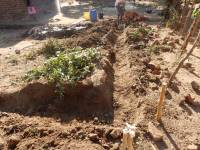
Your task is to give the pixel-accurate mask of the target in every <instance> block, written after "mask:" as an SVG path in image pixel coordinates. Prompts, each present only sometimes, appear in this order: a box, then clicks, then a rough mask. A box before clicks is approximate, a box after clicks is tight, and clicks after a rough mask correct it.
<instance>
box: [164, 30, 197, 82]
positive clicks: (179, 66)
mask: <svg viewBox="0 0 200 150" xmlns="http://www.w3.org/2000/svg"><path fill="white" fill-rule="evenodd" d="M199 39H200V30H199V33H198V36H197V37H196V39H195V42H194V44H193V46H192V48H191V49H190V50H189V52H188V53H187V54H186V56H185V57H184V58H183V59H182V60H181V61H180V62H179V64H178V66H177V68H176V69H175V71H174V73H173V74H172V75H171V77H170V79H169V81H168V84H167V86H169V85H170V84H171V82H172V80H173V79H174V77H175V76H176V74H177V73H178V71H179V70H180V68H181V67H182V66H183V63H184V62H185V60H186V59H188V57H189V56H190V55H191V54H192V52H193V51H194V49H195V48H196V46H197V44H198V41H199Z"/></svg>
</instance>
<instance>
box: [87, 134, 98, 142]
mask: <svg viewBox="0 0 200 150" xmlns="http://www.w3.org/2000/svg"><path fill="white" fill-rule="evenodd" d="M88 138H89V139H90V140H91V141H93V142H98V141H99V137H98V135H97V134H95V133H90V134H89V135H88Z"/></svg>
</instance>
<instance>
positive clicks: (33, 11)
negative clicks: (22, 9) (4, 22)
mask: <svg viewBox="0 0 200 150" xmlns="http://www.w3.org/2000/svg"><path fill="white" fill-rule="evenodd" d="M26 4H27V9H28V14H29V16H30V17H32V18H33V19H34V20H36V16H35V15H36V13H37V12H36V8H35V7H34V6H33V5H32V4H31V0H26Z"/></svg>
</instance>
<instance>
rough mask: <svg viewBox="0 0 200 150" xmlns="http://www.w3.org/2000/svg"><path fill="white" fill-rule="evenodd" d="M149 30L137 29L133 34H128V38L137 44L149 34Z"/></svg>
mask: <svg viewBox="0 0 200 150" xmlns="http://www.w3.org/2000/svg"><path fill="white" fill-rule="evenodd" d="M149 32H150V31H149V30H147V29H145V28H144V27H139V28H137V29H136V30H134V31H133V32H130V33H129V36H130V38H131V40H132V41H134V42H137V41H140V40H141V39H143V38H144V37H146V36H147V35H148V34H149Z"/></svg>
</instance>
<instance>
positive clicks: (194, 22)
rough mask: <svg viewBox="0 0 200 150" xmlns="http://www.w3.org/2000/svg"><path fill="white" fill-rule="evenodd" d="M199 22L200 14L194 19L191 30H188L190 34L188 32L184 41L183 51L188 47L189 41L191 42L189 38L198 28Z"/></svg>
mask: <svg viewBox="0 0 200 150" xmlns="http://www.w3.org/2000/svg"><path fill="white" fill-rule="evenodd" d="M199 22H200V15H198V16H197V17H196V18H195V20H194V21H193V23H192V25H191V27H190V30H189V32H188V34H187V37H186V39H185V40H184V43H183V45H182V47H181V49H182V52H185V50H186V47H187V45H188V42H189V39H190V37H191V36H192V34H194V32H195V30H197V28H198V25H199Z"/></svg>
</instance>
